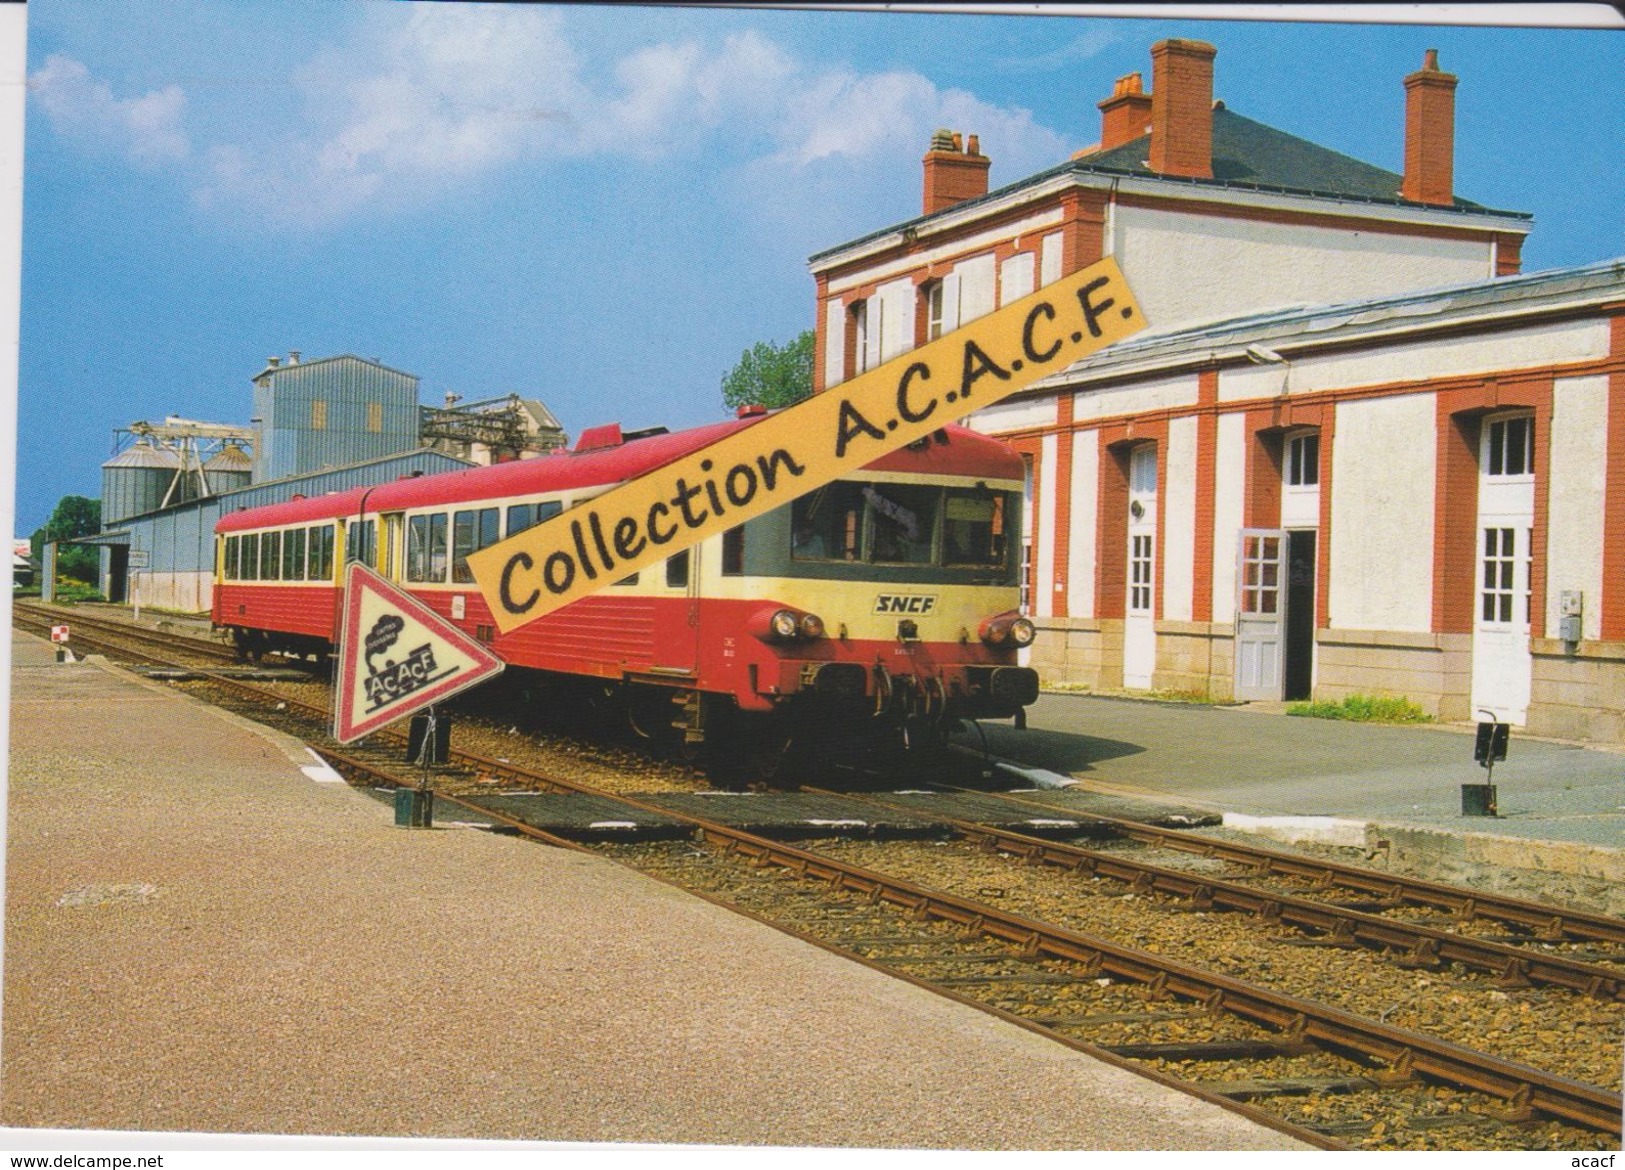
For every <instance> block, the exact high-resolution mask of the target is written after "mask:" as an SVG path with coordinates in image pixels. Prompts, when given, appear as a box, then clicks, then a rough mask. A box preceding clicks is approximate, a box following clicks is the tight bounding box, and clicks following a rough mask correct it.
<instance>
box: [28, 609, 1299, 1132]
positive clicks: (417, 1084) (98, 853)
mask: <svg viewBox="0 0 1625 1170" xmlns="http://www.w3.org/2000/svg"><path fill="white" fill-rule="evenodd" d="M13 653H14V655H15V660H14V667H13V670H12V673H11V682H12V722H11V762H10V763H11V767H10V782H9V793H8V797H9V810H8V811H9V815H8V823H7V854H6V888H5V897H6V920H5V966H4V975H5V987H4V1017H3V1022H4V1033H3V1036H0V1124H3V1125H4V1126H8V1127H24V1128H31V1127H49V1128H60V1129H88V1130H123V1131H194V1132H199V1131H200V1132H206V1133H236V1134H257V1133H281V1134H326V1135H379V1136H399V1137H451V1138H488V1139H533V1140H550V1141H556V1142H656V1143H721V1144H740V1145H755V1144H768V1145H791V1146H826V1145H827V1146H860V1147H931V1148H964V1149H974V1150H986V1149H1208V1148H1222V1149H1280V1148H1291V1147H1292V1145H1293V1143H1291V1142H1290V1141H1289V1140H1288V1139H1286V1138H1284V1137H1282V1136H1281V1135H1279V1134H1277V1133H1275V1132H1273V1131H1271V1130H1267V1129H1264V1128H1261V1127H1258V1126H1255V1125H1253V1124H1251V1123H1250V1122H1247V1121H1245V1120H1244V1119H1242V1118H1240V1117H1238V1116H1236V1115H1234V1114H1232V1113H1229V1112H1227V1111H1224V1110H1221V1109H1218V1108H1215V1107H1212V1106H1208V1105H1206V1104H1202V1103H1198V1102H1195V1101H1192V1100H1190V1099H1188V1098H1186V1097H1183V1096H1181V1095H1179V1094H1177V1093H1174V1092H1172V1091H1169V1090H1166V1089H1164V1088H1161V1087H1159V1086H1157V1085H1154V1084H1152V1083H1151V1082H1149V1081H1145V1080H1142V1079H1140V1078H1138V1077H1136V1076H1133V1075H1132V1074H1129V1073H1125V1072H1122V1071H1120V1070H1117V1069H1115V1068H1112V1067H1110V1066H1106V1065H1102V1064H1099V1063H1097V1062H1095V1061H1093V1060H1090V1059H1088V1058H1086V1057H1083V1056H1081V1055H1079V1054H1076V1053H1073V1052H1070V1051H1068V1050H1066V1049H1064V1048H1061V1047H1059V1046H1057V1045H1053V1044H1050V1043H1047V1042H1045V1041H1043V1040H1040V1039H1039V1038H1037V1037H1035V1036H1032V1035H1030V1034H1028V1033H1026V1032H1024V1031H1022V1030H1020V1029H1017V1028H1014V1027H1011V1026H1008V1025H1006V1024H1003V1023H1001V1022H999V1021H997V1020H994V1019H992V1018H990V1017H988V1016H985V1015H982V1014H981V1013H978V1012H975V1011H973V1010H970V1009H968V1008H964V1007H961V1006H959V1005H956V1004H953V1003H950V1002H948V1001H946V1000H942V999H939V998H937V997H935V996H933V995H930V994H929V993H927V992H924V991H922V990H920V989H917V988H915V987H912V986H910V985H908V984H905V983H901V982H899V981H896V980H892V979H888V978H886V977H884V976H882V975H880V974H878V973H876V972H873V971H870V970H868V969H866V968H863V967H860V966H857V965H855V964H850V963H846V962H843V961H841V960H840V959H837V958H836V957H834V956H832V955H830V954H828V953H826V952H824V951H822V950H819V949H817V948H815V947H812V946H809V945H807V944H803V943H801V942H798V941H796V940H794V939H791V938H789V937H788V936H786V935H783V934H781V933H779V932H777V931H774V930H772V929H769V928H767V927H765V926H761V925H759V924H757V923H755V922H752V921H750V920H748V919H745V918H741V917H738V916H735V915H732V914H729V913H726V912H724V911H722V910H720V909H718V908H716V907H713V906H711V905H709V904H708V903H705V902H703V901H701V900H699V899H697V898H693V897H690V896H689V895H686V894H683V893H681V892H679V891H676V890H674V889H671V888H670V887H667V886H665V885H662V884H660V883H658V882H655V881H652V880H649V879H646V878H644V877H642V876H640V875H637V874H634V873H632V872H630V871H628V870H625V869H623V868H621V867H619V866H617V865H615V864H613V863H611V862H609V861H607V860H604V859H600V858H596V857H591V856H585V855H581V854H577V853H572V852H566V851H558V850H553V849H549V848H546V847H543V846H539V845H536V844H533V843H529V842H526V841H523V840H520V839H517V838H513V837H508V836H499V835H495V834H491V833H486V832H482V831H479V830H477V829H457V828H446V829H436V830H432V831H422V830H408V829H400V828H396V827H395V826H394V824H393V818H392V815H391V812H390V810H389V809H388V808H387V807H386V806H384V805H381V804H379V803H378V802H376V801H373V800H370V799H368V798H367V797H365V796H364V795H362V794H360V793H357V792H355V791H353V790H350V789H348V788H346V787H344V786H342V785H338V784H330V783H320V782H318V781H317V780H316V779H314V778H313V777H312V776H310V775H307V774H305V773H303V772H302V771H301V768H300V765H301V764H308V763H310V761H309V760H308V758H306V757H304V756H303V755H302V754H301V752H300V751H299V749H298V748H297V747H296V746H295V745H293V744H292V741H289V740H286V739H283V738H281V737H277V736H275V735H270V734H266V733H263V732H260V731H256V730H253V729H252V728H251V726H250V725H247V724H244V723H242V722H240V721H237V720H234V719H233V718H232V717H230V716H226V715H223V714H221V713H219V712H216V711H213V710H211V709H209V708H206V707H204V706H203V705H201V704H198V703H194V702H192V701H190V700H187V699H185V698H183V697H181V696H178V695H177V694H175V693H174V692H173V691H168V690H165V689H163V688H161V687H160V686H158V685H157V684H152V683H146V682H141V681H138V680H135V679H133V678H132V677H131V676H129V675H126V674H123V673H121V672H116V671H113V670H110V669H104V668H101V667H98V666H97V665H95V664H79V665H57V664H55V663H54V661H53V660H52V652H51V649H50V647H49V646H47V645H45V644H44V643H41V642H39V641H38V640H36V639H33V638H30V637H28V636H26V635H17V636H14V640H13ZM3 1137H4V1133H3V1132H0V1139H3Z"/></svg>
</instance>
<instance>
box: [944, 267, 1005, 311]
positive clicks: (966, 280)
mask: <svg viewBox="0 0 1625 1170" xmlns="http://www.w3.org/2000/svg"><path fill="white" fill-rule="evenodd" d="M954 271H955V272H956V273H958V274H959V282H960V283H959V324H961V325H968V324H970V323H971V322H972V321H974V320H976V319H977V318H978V317H983V316H986V315H987V314H988V313H991V312H992V311H993V309H994V299H995V297H996V296H997V292H998V290H997V289H996V288H995V287H994V285H995V283H996V281H997V270H996V269H995V268H994V263H993V257H992V255H991V254H989V255H986V256H976V257H973V258H972V259H969V260H964V261H961V262H960V263H959V264H957V265H955V266H954Z"/></svg>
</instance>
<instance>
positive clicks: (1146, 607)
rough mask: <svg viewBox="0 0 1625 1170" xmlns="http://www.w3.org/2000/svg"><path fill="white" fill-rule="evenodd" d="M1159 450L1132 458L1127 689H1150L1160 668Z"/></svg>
mask: <svg viewBox="0 0 1625 1170" xmlns="http://www.w3.org/2000/svg"><path fill="white" fill-rule="evenodd" d="M1156 564H1157V449H1156V447H1155V446H1153V445H1151V444H1149V443H1148V444H1146V445H1145V446H1142V447H1136V448H1135V449H1134V452H1133V454H1132V456H1131V457H1130V460H1129V505H1128V574H1127V576H1128V582H1127V584H1128V596H1127V597H1126V598H1125V599H1124V600H1125V605H1124V608H1123V686H1124V688H1125V689H1127V690H1142V691H1143V690H1149V689H1150V688H1151V675H1152V673H1153V672H1154V671H1155V670H1156V667H1157V631H1156V625H1155V620H1156V603H1155V598H1156V595H1157V590H1156V580H1155V576H1156Z"/></svg>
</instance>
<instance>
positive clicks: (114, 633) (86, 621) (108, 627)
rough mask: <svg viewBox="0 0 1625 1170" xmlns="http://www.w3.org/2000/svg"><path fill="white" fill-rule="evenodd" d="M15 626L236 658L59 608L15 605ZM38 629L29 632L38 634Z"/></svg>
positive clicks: (188, 640) (211, 646) (195, 642)
mask: <svg viewBox="0 0 1625 1170" xmlns="http://www.w3.org/2000/svg"><path fill="white" fill-rule="evenodd" d="M12 622H13V624H14V625H20V626H23V627H24V628H25V629H27V628H29V627H31V626H32V627H35V628H36V629H37V627H38V626H40V625H43V626H46V627H49V626H54V625H63V624H71V625H74V626H78V627H79V628H80V630H82V631H83V630H87V629H88V630H89V631H90V635H89V636H88V637H87V638H86V641H91V642H94V641H96V638H95V635H96V634H98V633H99V634H103V635H106V636H108V637H116V638H127V639H129V640H130V641H133V642H139V643H144V644H149V645H154V644H155V645H161V646H166V647H169V648H171V649H174V648H176V644H177V642H183V643H184V644H185V645H184V649H185V650H186V651H188V652H189V653H195V654H200V655H203V656H205V657H210V658H226V659H232V658H235V656H236V654H235V652H234V651H232V650H230V649H228V648H226V647H225V646H221V645H219V644H217V643H214V642H209V641H205V640H204V639H202V638H193V637H190V636H188V635H185V634H181V635H168V634H162V633H159V632H158V631H157V630H149V629H147V628H146V627H144V626H138V625H134V624H132V623H130V622H120V621H115V620H113V619H112V618H107V617H100V616H97V615H92V614H83V613H74V612H70V611H67V610H62V609H58V608H56V607H50V608H47V607H44V606H41V605H35V604H30V603H28V602H16V603H14V604H13V607H12ZM36 629H29V632H30V633H33V632H36Z"/></svg>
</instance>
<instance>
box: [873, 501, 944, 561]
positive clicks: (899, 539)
mask: <svg viewBox="0 0 1625 1170" xmlns="http://www.w3.org/2000/svg"><path fill="white" fill-rule="evenodd" d="M941 495H942V490H941V489H940V488H934V487H919V486H917V485H914V484H901V483H882V484H871V485H866V486H865V487H864V489H863V498H864V502H865V503H867V504H868V505H869V525H870V531H871V533H872V535H871V537H870V541H869V559H870V560H871V561H874V562H875V563H876V564H892V565H929V564H930V563H931V550H932V541H933V538H934V537H935V535H936V527H937V503H938V501H939V500H940V498H941Z"/></svg>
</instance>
